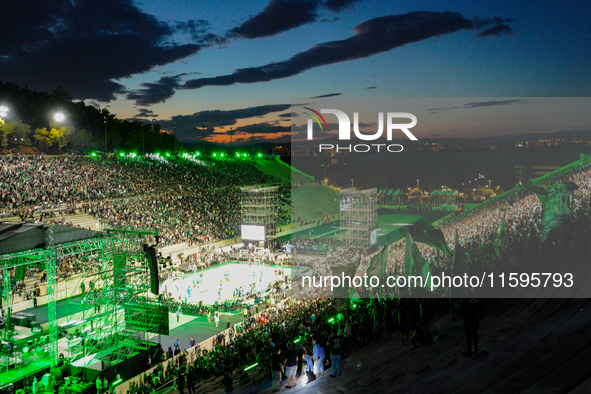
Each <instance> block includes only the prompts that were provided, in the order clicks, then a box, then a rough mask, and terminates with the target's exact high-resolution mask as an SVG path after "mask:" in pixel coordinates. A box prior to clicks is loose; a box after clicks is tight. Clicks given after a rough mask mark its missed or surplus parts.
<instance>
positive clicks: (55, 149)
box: [0, 82, 178, 154]
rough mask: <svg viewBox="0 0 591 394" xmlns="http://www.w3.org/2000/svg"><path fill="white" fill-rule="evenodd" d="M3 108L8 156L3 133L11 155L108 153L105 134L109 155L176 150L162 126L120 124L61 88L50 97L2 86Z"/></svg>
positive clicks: (0, 130)
mask: <svg viewBox="0 0 591 394" xmlns="http://www.w3.org/2000/svg"><path fill="white" fill-rule="evenodd" d="M0 107H5V108H6V109H7V111H6V115H5V116H4V117H3V118H2V117H0V151H1V152H3V153H7V152H4V133H6V142H7V148H8V149H7V150H8V153H10V152H13V153H16V152H29V153H41V152H42V153H47V154H56V153H59V152H60V151H61V152H78V153H87V152H90V151H105V129H106V147H107V148H106V151H107V152H118V151H125V152H137V153H142V151H145V152H146V153H149V152H157V151H160V152H163V151H172V150H173V149H174V147H175V138H174V137H173V136H172V135H170V134H168V133H167V132H165V131H161V130H160V125H159V124H157V123H153V122H151V121H149V120H146V121H141V120H139V119H137V120H136V119H130V120H128V119H118V118H117V117H116V116H115V115H114V114H111V113H110V112H109V110H108V109H107V108H100V107H99V106H98V105H96V106H93V105H87V104H86V103H84V102H83V101H74V100H73V98H72V96H71V95H70V94H69V93H68V92H67V91H66V90H65V89H64V88H62V87H58V88H57V89H56V90H54V91H53V92H51V93H47V92H36V91H33V90H30V89H28V88H27V87H24V88H23V87H20V86H18V85H15V84H13V83H2V82H0ZM0 113H2V111H0ZM58 113H61V114H63V120H61V121H59V122H58V121H57V120H56V117H55V115H56V114H58ZM4 122H6V123H4ZM105 126H106V127H105ZM177 146H178V145H177Z"/></svg>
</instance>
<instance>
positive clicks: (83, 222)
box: [3, 213, 100, 230]
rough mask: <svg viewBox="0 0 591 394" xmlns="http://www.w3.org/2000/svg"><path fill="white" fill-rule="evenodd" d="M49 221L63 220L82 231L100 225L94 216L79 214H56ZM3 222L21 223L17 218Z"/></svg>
mask: <svg viewBox="0 0 591 394" xmlns="http://www.w3.org/2000/svg"><path fill="white" fill-rule="evenodd" d="M51 219H52V220H55V221H58V220H61V219H64V220H65V222H66V223H70V222H71V223H72V226H74V227H79V228H84V229H88V228H89V227H90V228H91V229H93V230H94V229H96V225H97V224H99V223H100V222H99V221H98V220H97V219H95V217H94V216H92V215H89V214H87V213H79V214H76V215H61V214H57V215H55V217H54V218H51ZM3 220H4V221H7V222H17V223H23V222H22V221H21V219H20V218H19V217H18V216H13V217H10V218H6V219H3ZM29 223H30V222H29Z"/></svg>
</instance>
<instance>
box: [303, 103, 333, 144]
mask: <svg viewBox="0 0 591 394" xmlns="http://www.w3.org/2000/svg"><path fill="white" fill-rule="evenodd" d="M304 109H307V110H309V111H312V112H314V113H315V114H316V116H317V117H316V116H314V115H312V114H310V113H308V112H304V114H306V115H309V116H311V117H312V118H313V119H314V120H315V121H316V123H318V126H320V130H321V131H324V130H323V128H322V123H320V120H318V118H320V119H322V122H323V123H324V126H325V127H326V131H328V125H327V124H326V120H324V117H323V116H322V115H320V114H319V113H318V111H314V110H313V109H312V108H308V107H304ZM311 130H312V127H310V126H308V139H309V140H310V139H312V138H311Z"/></svg>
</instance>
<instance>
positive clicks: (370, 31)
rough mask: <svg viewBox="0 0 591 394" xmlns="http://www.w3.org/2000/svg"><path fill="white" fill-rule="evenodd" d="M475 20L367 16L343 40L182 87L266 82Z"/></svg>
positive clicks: (430, 15) (435, 15) (458, 27)
mask: <svg viewBox="0 0 591 394" xmlns="http://www.w3.org/2000/svg"><path fill="white" fill-rule="evenodd" d="M473 25H474V23H473V22H472V21H471V20H468V19H466V18H464V17H463V16H462V15H460V14H458V13H452V12H411V13H408V14H405V15H391V16H384V17H379V18H374V19H371V20H368V21H366V22H364V23H362V24H360V25H358V26H356V27H355V28H354V29H353V31H354V35H353V36H352V37H350V38H348V39H345V40H340V41H332V42H326V43H322V44H318V45H316V46H314V47H312V48H310V49H309V50H307V51H304V52H300V53H298V54H296V55H294V56H293V57H291V58H290V59H288V60H284V61H281V62H276V63H269V64H266V65H264V66H260V67H250V68H241V69H238V70H236V71H235V72H234V73H232V74H227V75H221V76H217V77H211V78H197V79H193V80H189V81H187V82H186V83H185V84H184V85H183V87H182V88H184V89H199V88H201V87H203V86H228V85H233V84H235V83H256V82H267V81H272V80H274V79H280V78H287V77H290V76H293V75H297V74H299V73H302V72H304V71H306V70H309V69H312V68H316V67H320V66H324V65H327V64H334V63H339V62H344V61H348V60H353V59H361V58H366V57H369V56H372V55H375V54H377V53H381V52H385V51H389V50H391V49H394V48H397V47H400V46H402V45H406V44H410V43H414V42H419V41H422V40H426V39H428V38H432V37H436V36H440V35H444V34H450V33H454V32H457V31H459V30H470V29H473Z"/></svg>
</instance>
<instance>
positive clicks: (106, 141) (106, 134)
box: [105, 115, 107, 153]
mask: <svg viewBox="0 0 591 394" xmlns="http://www.w3.org/2000/svg"><path fill="white" fill-rule="evenodd" d="M105 153H107V116H106V115H105Z"/></svg>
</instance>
